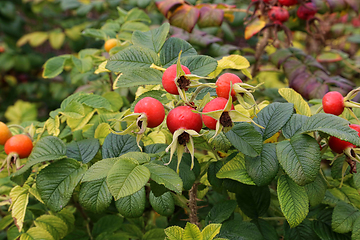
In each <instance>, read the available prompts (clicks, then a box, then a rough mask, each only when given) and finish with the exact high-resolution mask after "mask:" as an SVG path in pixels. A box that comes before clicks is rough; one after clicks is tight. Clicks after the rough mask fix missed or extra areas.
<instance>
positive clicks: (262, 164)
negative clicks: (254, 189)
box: [245, 143, 279, 186]
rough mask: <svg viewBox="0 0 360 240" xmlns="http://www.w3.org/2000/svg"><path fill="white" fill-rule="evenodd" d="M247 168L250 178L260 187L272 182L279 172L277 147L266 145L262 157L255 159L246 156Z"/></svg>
mask: <svg viewBox="0 0 360 240" xmlns="http://www.w3.org/2000/svg"><path fill="white" fill-rule="evenodd" d="M245 166H246V170H247V172H248V174H249V176H250V177H251V178H252V179H253V181H254V182H255V183H256V185H258V186H265V185H267V184H269V183H270V182H271V180H272V179H273V178H274V177H275V176H276V174H277V173H278V171H279V161H278V159H277V156H276V145H275V144H273V143H266V144H264V145H263V149H262V151H261V153H260V156H257V157H255V158H252V157H249V156H246V157H245Z"/></svg>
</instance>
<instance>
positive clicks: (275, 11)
mask: <svg viewBox="0 0 360 240" xmlns="http://www.w3.org/2000/svg"><path fill="white" fill-rule="evenodd" d="M268 16H269V18H270V20H271V21H273V22H280V23H283V22H286V21H287V20H288V19H289V12H288V11H287V10H286V9H285V8H282V7H276V6H274V7H272V8H271V10H270V11H269V12H268Z"/></svg>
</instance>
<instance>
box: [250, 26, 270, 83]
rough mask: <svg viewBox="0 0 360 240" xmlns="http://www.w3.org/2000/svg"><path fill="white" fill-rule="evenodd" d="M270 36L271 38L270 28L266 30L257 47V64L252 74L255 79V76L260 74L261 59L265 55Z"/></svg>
mask: <svg viewBox="0 0 360 240" xmlns="http://www.w3.org/2000/svg"><path fill="white" fill-rule="evenodd" d="M269 36H270V29H268V28H266V29H264V35H263V38H262V39H261V41H259V42H258V44H257V46H256V52H255V64H254V68H253V70H252V73H251V75H252V76H253V77H255V75H256V74H257V72H258V68H259V64H260V59H261V56H262V54H263V53H264V50H265V47H266V46H267V44H268V39H269Z"/></svg>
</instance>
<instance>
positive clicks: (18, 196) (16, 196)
mask: <svg viewBox="0 0 360 240" xmlns="http://www.w3.org/2000/svg"><path fill="white" fill-rule="evenodd" d="M10 199H11V206H10V208H9V210H10V209H11V210H12V212H11V216H12V217H13V219H14V221H15V225H16V227H17V228H18V230H19V232H21V229H22V228H23V224H24V220H25V213H26V208H27V205H28V203H29V186H27V185H24V187H20V186H15V187H14V188H13V189H11V192H10Z"/></svg>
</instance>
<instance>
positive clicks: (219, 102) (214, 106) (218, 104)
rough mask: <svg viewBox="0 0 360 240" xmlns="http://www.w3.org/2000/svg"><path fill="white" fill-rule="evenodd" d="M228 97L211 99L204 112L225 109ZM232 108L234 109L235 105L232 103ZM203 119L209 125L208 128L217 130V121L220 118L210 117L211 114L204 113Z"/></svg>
mask: <svg viewBox="0 0 360 240" xmlns="http://www.w3.org/2000/svg"><path fill="white" fill-rule="evenodd" d="M227 101H228V100H227V99H226V98H222V97H217V98H214V99H213V100H211V101H210V102H208V103H207V104H206V105H205V107H204V109H203V112H204V113H207V112H212V111H216V110H223V109H224V108H225V106H226V104H227ZM231 110H234V106H233V105H231ZM202 120H203V122H204V124H205V126H207V127H208V128H210V129H212V130H215V129H216V123H217V121H218V120H216V119H214V118H212V117H210V116H206V115H202Z"/></svg>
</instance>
